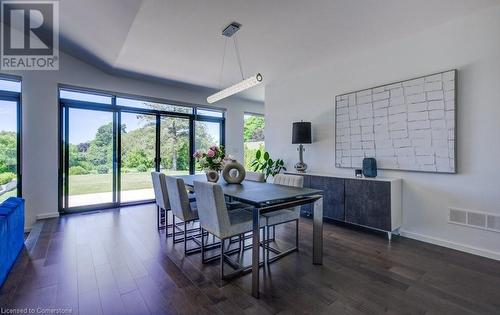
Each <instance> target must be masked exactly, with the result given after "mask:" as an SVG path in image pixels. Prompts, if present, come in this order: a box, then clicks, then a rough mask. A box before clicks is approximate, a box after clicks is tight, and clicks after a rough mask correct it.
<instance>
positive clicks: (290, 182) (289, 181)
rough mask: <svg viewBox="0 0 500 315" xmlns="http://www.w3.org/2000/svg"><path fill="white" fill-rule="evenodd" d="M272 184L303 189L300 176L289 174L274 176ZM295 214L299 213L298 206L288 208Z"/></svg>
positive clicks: (302, 180) (302, 181) (302, 178)
mask: <svg viewBox="0 0 500 315" xmlns="http://www.w3.org/2000/svg"><path fill="white" fill-rule="evenodd" d="M273 182H274V184H278V185H284V186H293V187H304V177H303V176H300V175H291V174H276V175H274V181H273ZM290 210H293V211H295V212H297V211H298V212H299V213H300V206H298V207H293V208H290Z"/></svg>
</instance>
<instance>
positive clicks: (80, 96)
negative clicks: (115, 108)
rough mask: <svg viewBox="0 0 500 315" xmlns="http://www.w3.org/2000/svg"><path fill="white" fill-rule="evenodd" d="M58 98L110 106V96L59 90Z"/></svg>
mask: <svg viewBox="0 0 500 315" xmlns="http://www.w3.org/2000/svg"><path fill="white" fill-rule="evenodd" d="M59 97H60V98H65V99H70V100H75V101H84V102H92V103H103V104H111V96H105V95H97V94H92V93H82V92H75V91H67V90H59Z"/></svg>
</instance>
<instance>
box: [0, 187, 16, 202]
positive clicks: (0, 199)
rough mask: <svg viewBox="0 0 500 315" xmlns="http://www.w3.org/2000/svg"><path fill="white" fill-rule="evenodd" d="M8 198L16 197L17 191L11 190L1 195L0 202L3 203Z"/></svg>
mask: <svg viewBox="0 0 500 315" xmlns="http://www.w3.org/2000/svg"><path fill="white" fill-rule="evenodd" d="M9 197H17V189H13V190H11V191H8V192H6V193H5V194H3V195H1V196H0V202H4V201H5V200H7V198H9Z"/></svg>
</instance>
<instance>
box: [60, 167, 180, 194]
mask: <svg viewBox="0 0 500 315" xmlns="http://www.w3.org/2000/svg"><path fill="white" fill-rule="evenodd" d="M187 173H188V172H187V171H173V172H172V171H169V172H167V173H166V174H167V175H182V174H187ZM112 178H113V176H112V175H111V174H89V175H71V176H70V177H69V191H70V195H72V196H74V195H84V194H94V193H101V192H110V191H111V190H112ZM121 186H122V187H121V188H122V190H124V191H125V190H136V189H147V188H151V187H153V186H152V183H151V173H149V172H143V173H124V174H122V176H121Z"/></svg>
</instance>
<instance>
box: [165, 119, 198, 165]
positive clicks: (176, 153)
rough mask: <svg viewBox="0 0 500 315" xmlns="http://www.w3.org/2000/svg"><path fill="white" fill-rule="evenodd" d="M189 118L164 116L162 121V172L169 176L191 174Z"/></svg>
mask: <svg viewBox="0 0 500 315" xmlns="http://www.w3.org/2000/svg"><path fill="white" fill-rule="evenodd" d="M189 125H190V123H189V119H188V118H179V117H170V116H162V117H161V120H160V126H161V128H160V133H159V135H160V139H159V143H160V171H161V172H163V173H165V174H167V175H186V174H189V166H190V164H191V155H192V154H191V149H190V148H191V146H190V141H189V139H190V127H189Z"/></svg>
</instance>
